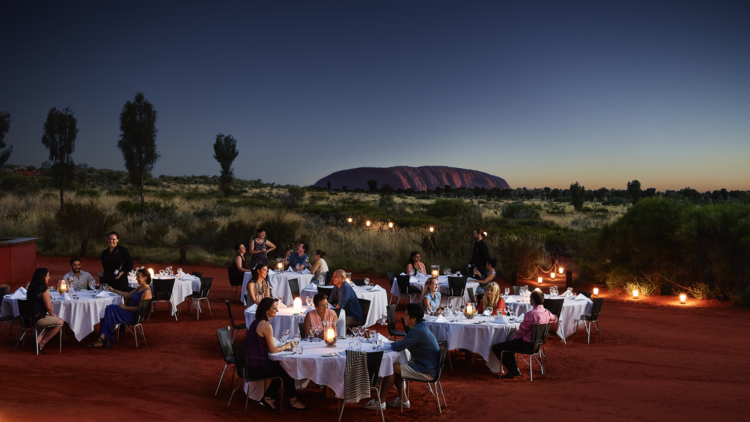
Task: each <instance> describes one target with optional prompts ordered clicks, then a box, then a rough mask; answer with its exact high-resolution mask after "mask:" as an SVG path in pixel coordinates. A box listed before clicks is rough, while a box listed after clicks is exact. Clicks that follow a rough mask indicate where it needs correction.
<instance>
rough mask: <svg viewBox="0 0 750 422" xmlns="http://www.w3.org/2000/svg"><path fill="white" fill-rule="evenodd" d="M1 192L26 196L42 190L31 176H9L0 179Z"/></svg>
mask: <svg viewBox="0 0 750 422" xmlns="http://www.w3.org/2000/svg"><path fill="white" fill-rule="evenodd" d="M0 190H3V191H5V192H13V193H15V194H16V195H19V196H26V195H29V194H31V193H36V192H39V191H40V190H42V188H41V186H39V184H38V183H37V182H35V181H34V180H33V179H32V178H30V177H29V176H25V175H22V174H9V175H6V176H4V177H3V178H1V179H0Z"/></svg>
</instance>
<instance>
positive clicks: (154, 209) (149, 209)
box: [116, 200, 177, 217]
mask: <svg viewBox="0 0 750 422" xmlns="http://www.w3.org/2000/svg"><path fill="white" fill-rule="evenodd" d="M116 208H117V211H120V212H121V213H123V214H129V215H135V214H140V213H141V203H140V202H135V201H128V200H124V201H120V202H118V203H117V205H116ZM143 211H144V213H148V214H155V215H159V216H162V217H173V216H174V215H175V213H176V212H177V206H176V205H174V204H165V203H163V202H146V203H144V204H143Z"/></svg>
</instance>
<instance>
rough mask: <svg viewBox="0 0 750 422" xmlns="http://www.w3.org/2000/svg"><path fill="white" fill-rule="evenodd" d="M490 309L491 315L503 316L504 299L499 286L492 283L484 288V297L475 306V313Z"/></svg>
mask: <svg viewBox="0 0 750 422" xmlns="http://www.w3.org/2000/svg"><path fill="white" fill-rule="evenodd" d="M487 308H492V315H505V299H503V296H502V295H501V294H500V286H498V284H497V283H495V282H494V281H493V282H492V283H490V284H488V285H487V287H485V288H484V297H483V298H482V301H481V302H479V305H478V306H477V312H479V313H482V312H484V310H485V309H487Z"/></svg>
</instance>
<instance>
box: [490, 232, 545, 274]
mask: <svg viewBox="0 0 750 422" xmlns="http://www.w3.org/2000/svg"><path fill="white" fill-rule="evenodd" d="M487 243H488V246H491V247H492V248H491V250H492V251H494V253H495V256H497V259H498V268H496V270H497V271H500V272H501V273H502V274H504V275H505V276H506V277H507V276H509V275H510V274H511V273H513V272H515V273H517V274H518V275H519V276H523V277H528V275H529V274H531V273H532V271H533V270H534V264H535V263H537V262H538V261H539V260H540V259H541V257H542V249H543V248H544V243H545V238H544V236H542V235H525V236H519V235H515V234H508V235H504V236H498V237H496V238H490V239H489V241H488V242H487Z"/></svg>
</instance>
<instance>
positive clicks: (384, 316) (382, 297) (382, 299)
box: [300, 286, 388, 327]
mask: <svg viewBox="0 0 750 422" xmlns="http://www.w3.org/2000/svg"><path fill="white" fill-rule="evenodd" d="M353 290H354V293H355V294H356V295H357V297H358V298H360V299H366V300H369V301H370V313H369V314H368V315H367V321H365V327H369V326H372V325H375V324H385V323H386V322H387V321H388V310H387V309H386V307H387V306H388V294H387V293H386V291H385V289H383V288H382V287H381V288H379V289H377V290H370V289H368V288H367V287H357V286H355V287H354V289H353ZM316 294H318V289H317V288H316V289H315V290H307V289H303V290H300V297H301V298H302V304H303V305H305V304H306V302H305V299H306V298H308V297H309V298H312V297H313V296H315V295H316Z"/></svg>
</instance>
